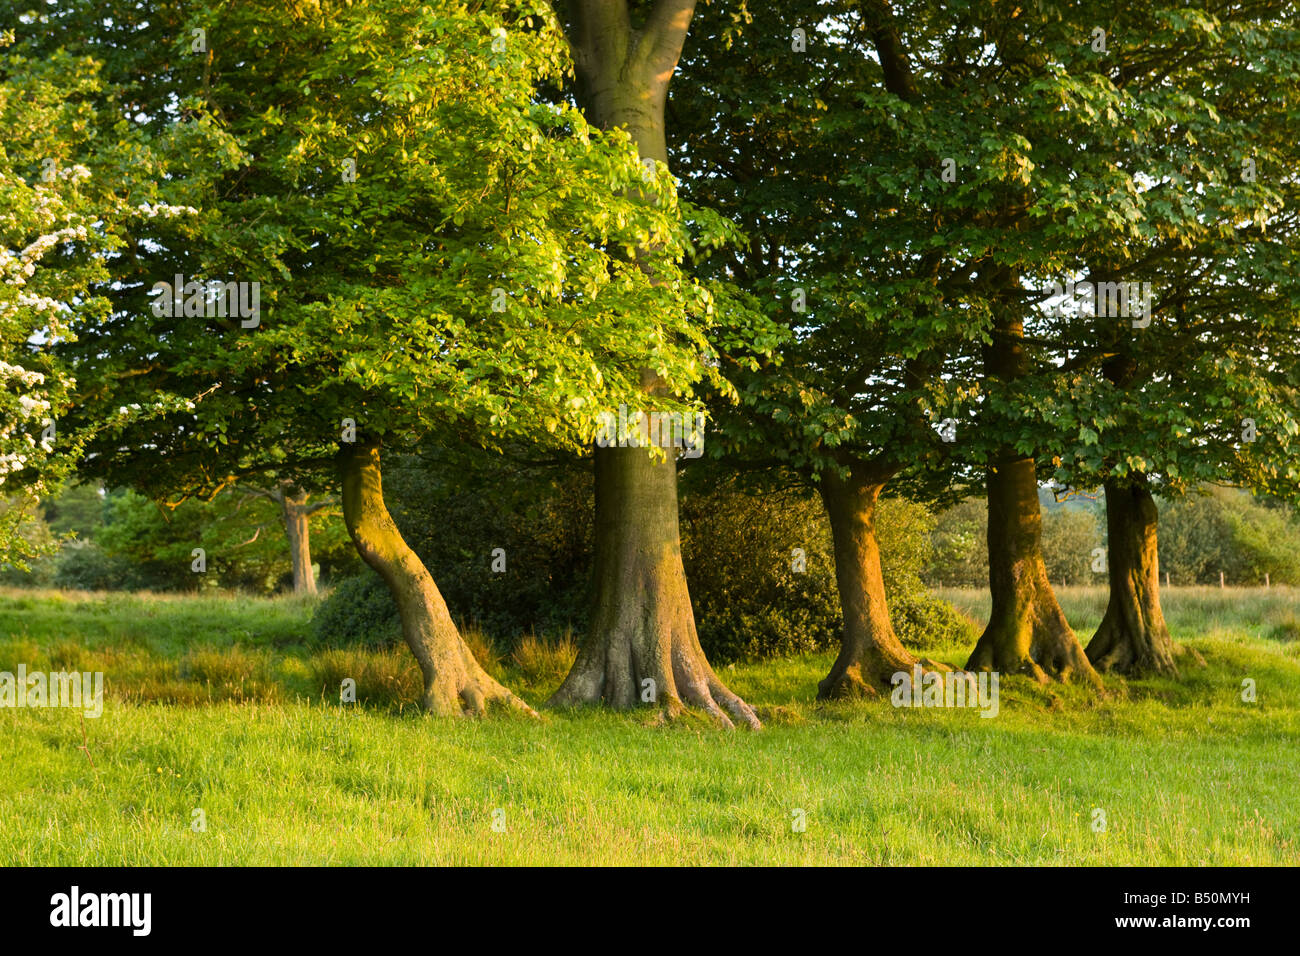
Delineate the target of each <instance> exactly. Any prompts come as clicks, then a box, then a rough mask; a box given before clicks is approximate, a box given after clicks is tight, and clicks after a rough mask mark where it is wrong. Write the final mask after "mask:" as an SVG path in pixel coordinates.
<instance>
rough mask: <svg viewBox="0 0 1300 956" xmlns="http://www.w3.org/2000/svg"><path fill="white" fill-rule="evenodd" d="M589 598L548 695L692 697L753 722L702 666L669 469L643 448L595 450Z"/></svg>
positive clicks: (620, 704) (668, 704) (620, 699)
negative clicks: (570, 653) (570, 656)
mask: <svg viewBox="0 0 1300 956" xmlns="http://www.w3.org/2000/svg"><path fill="white" fill-rule="evenodd" d="M594 573H595V575H596V580H595V605H594V607H593V610H592V617H591V626H590V628H589V630H588V634H587V637H586V639H585V640H584V641H583V644H582V648H581V650H580V651H579V652H578V659H577V660H576V661H575V662H574V665H573V669H572V670H571V671H570V672H569V675H568V677H566V678H565V680H564V683H563V684H562V685H561V686H560V689H559V690H558V691H556V693H555V695H554V697H552V699H551V703H553V704H556V705H572V704H581V703H589V702H604V703H605V704H607V705H609V706H611V707H616V708H628V707H634V706H637V705H642V704H652V705H656V706H658V707H661V708H662V709H663V710H664V712H665V713H666V714H667V715H668V716H675V715H676V714H678V713H680V711H681V709H682V707H683V705H692V706H695V707H700V708H702V709H703V710H705V711H706V712H707V713H708V714H710V715H711V716H712V717H713V718H715V719H716V720H717V721H718V722H720V723H722V724H724V725H727V726H734V723H735V722H739V723H742V724H745V725H746V726H748V727H750V728H753V729H758V727H759V726H760V724H759V720H758V717H757V716H756V715H755V714H754V711H753V709H752V708H751V707H750V706H749V705H748V704H746V703H745V702H744V701H743V700H741V699H740V698H739V697H737V696H736V695H735V694H733V693H732V692H731V691H730V690H728V689H727V687H726V686H725V685H724V684H723V683H722V681H720V680H719V679H718V676H717V675H716V674H715V673H714V672H713V668H712V667H711V666H709V662H708V660H707V659H706V658H705V656H704V650H703V649H702V648H701V647H700V641H699V637H698V636H697V634H696V631H695V614H694V612H693V611H692V609H691V598H690V593H689V591H688V590H687V586H686V572H685V570H684V569H683V567H682V552H681V543H680V537H679V534H678V523H677V471H676V466H675V465H674V463H673V460H672V456H671V451H670V453H669V457H668V460H666V461H663V462H654V461H651V459H650V458H649V456H648V455H647V453H646V451H645V450H644V449H640V448H609V449H601V450H600V452H598V453H597V455H596V553H595V572H594Z"/></svg>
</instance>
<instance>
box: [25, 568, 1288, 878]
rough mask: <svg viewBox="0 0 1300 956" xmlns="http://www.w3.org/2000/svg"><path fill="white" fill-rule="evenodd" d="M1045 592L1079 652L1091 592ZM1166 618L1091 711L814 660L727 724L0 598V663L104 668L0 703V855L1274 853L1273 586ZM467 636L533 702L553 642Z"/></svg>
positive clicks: (240, 625) (767, 677)
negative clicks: (1171, 676)
mask: <svg viewBox="0 0 1300 956" xmlns="http://www.w3.org/2000/svg"><path fill="white" fill-rule="evenodd" d="M1059 593H1060V596H1061V600H1062V604H1063V606H1064V607H1065V610H1066V613H1067V615H1068V616H1069V618H1070V621H1071V623H1072V624H1073V625H1074V626H1075V627H1076V629H1077V630H1078V631H1079V633H1080V636H1081V638H1083V639H1084V640H1085V641H1086V640H1087V638H1088V637H1089V636H1090V635H1091V631H1092V629H1093V628H1094V627H1095V626H1096V624H1097V622H1098V621H1099V620H1100V618H1101V613H1102V611H1103V609H1104V602H1105V590H1104V589H1102V588H1087V589H1085V588H1078V589H1062V590H1061V591H1060V592H1059ZM943 596H944V597H946V598H948V599H949V600H952V601H953V602H954V603H955V604H956V605H957V606H958V608H959V609H960V610H962V611H963V613H966V614H967V615H968V616H970V617H971V618H972V619H973V620H974V621H975V622H976V623H980V622H981V621H982V615H985V614H987V610H988V598H987V595H984V594H981V593H977V592H964V591H950V592H943ZM1164 604H1165V609H1166V614H1167V616H1168V619H1169V623H1170V626H1171V629H1172V630H1173V633H1174V637H1175V639H1176V640H1178V641H1179V642H1181V643H1184V644H1185V645H1186V646H1188V647H1190V648H1192V649H1194V650H1195V651H1196V652H1197V653H1198V654H1199V655H1200V656H1201V657H1202V658H1203V659H1204V661H1205V666H1200V665H1199V664H1197V663H1195V662H1194V661H1193V660H1192V655H1184V656H1183V657H1182V658H1180V660H1181V661H1182V665H1181V666H1182V667H1183V674H1182V677H1181V678H1180V679H1179V680H1166V679H1160V680H1141V681H1124V680H1122V679H1118V678H1107V679H1106V685H1107V690H1108V694H1107V696H1106V697H1105V698H1104V699H1101V698H1097V697H1095V696H1093V695H1090V694H1089V693H1087V692H1085V691H1084V690H1082V689H1081V688H1077V687H1072V686H1066V687H1061V686H1049V687H1039V686H1037V685H1034V684H1032V683H1031V682H1029V681H1027V680H1024V679H1008V678H1004V679H1003V680H1002V683H1001V695H1000V697H1001V699H1000V710H999V713H998V715H997V716H996V717H995V718H992V719H986V718H981V717H980V716H979V712H978V711H977V710H974V709H971V710H942V709H930V708H926V709H917V710H910V709H896V708H894V707H893V706H891V704H890V703H889V700H888V698H887V697H882V698H880V699H877V700H872V701H857V702H850V703H835V704H817V703H816V702H815V701H814V695H815V692H816V686H817V681H818V680H819V679H820V678H821V677H822V676H824V674H825V673H826V671H827V670H828V668H829V666H830V663H831V659H832V656H833V655H831V654H830V653H824V654H813V655H808V656H805V657H799V658H793V659H788V660H781V661H774V662H767V663H759V664H736V665H734V666H724V667H721V668H719V670H720V671H721V672H722V674H723V675H724V677H725V679H726V681H727V682H728V683H729V684H730V686H731V687H732V688H733V689H735V690H736V691H737V692H739V693H740V694H742V695H743V696H744V697H745V698H746V699H747V700H749V701H750V702H751V703H752V704H754V705H755V706H756V707H757V708H758V709H759V713H760V716H761V717H762V718H763V719H764V723H765V725H766V726H765V729H764V730H763V731H762V732H761V733H750V732H746V731H736V732H729V731H724V730H721V729H718V728H716V727H714V726H713V725H711V724H709V723H707V722H706V721H704V720H703V719H697V718H687V719H683V720H680V721H676V722H673V723H670V724H666V725H664V724H661V723H660V721H659V720H658V719H657V714H656V712H654V711H652V710H649V709H647V710H645V711H636V712H632V713H622V714H613V713H605V712H600V711H596V710H588V711H581V712H566V713H556V712H548V713H546V715H545V717H544V719H543V720H542V721H540V722H535V721H529V720H526V719H522V718H517V717H510V716H495V717H492V718H489V719H487V720H481V721H475V720H455V719H435V718H430V717H427V716H424V715H422V714H420V713H419V712H418V708H417V707H416V706H415V700H416V699H417V691H418V683H419V682H418V670H417V669H416V667H415V665H414V662H413V661H412V660H411V658H410V657H409V655H408V654H407V653H406V652H405V651H404V650H403V651H401V652H393V653H381V652H367V651H359V650H347V651H340V650H335V651H326V650H320V649H317V648H313V647H312V646H311V644H310V640H309V636H308V635H309V626H308V621H309V619H310V615H311V611H312V608H313V606H314V605H313V602H311V601H304V600H299V599H292V598H282V599H258V598H250V597H247V596H242V595H229V596H212V597H182V596H158V595H146V594H140V595H132V594H100V593H68V592H54V591H22V590H7V591H6V590H0V671H15V670H16V669H17V666H18V664H19V663H22V664H25V665H26V667H27V669H28V671H29V672H31V671H50V670H79V671H102V672H103V673H104V674H105V705H104V713H103V715H102V716H101V717H99V718H98V719H83V717H82V716H81V715H80V713H79V712H76V711H72V710H60V709H48V708H47V709H7V708H6V709H0V864H2V865H7V866H13V865H94V864H103V865H171V864H177V865H195V864H199V865H204V864H210V865H232V864H236V865H237V864H253V865H257V864H502V865H513V864H568V863H578V864H595V865H604V864H637V865H640V864H663V865H680V864H687V863H692V864H855V865H860V864H902V865H915V864H940V865H944V864H975V865H979V864H1048V865H1051V864H1071V865H1073V864H1083V865H1148V864H1151V865H1184V864H1188V865H1201V864H1215V865H1247V864H1249V865H1270V864H1295V863H1297V862H1300V787H1298V786H1297V772H1298V769H1297V765H1298V764H1300V746H1298V743H1300V591H1296V590H1288V589H1284V588H1274V589H1272V590H1269V591H1265V590H1262V589H1261V590H1250V589H1228V590H1224V591H1221V590H1220V589H1218V588H1172V589H1169V590H1167V591H1166V592H1165V596H1164ZM469 637H470V639H471V643H472V644H473V645H475V646H476V651H477V653H478V654H479V655H480V657H481V658H482V659H484V660H485V662H486V663H487V664H488V666H489V668H490V670H491V671H492V672H493V673H494V674H495V675H497V676H498V677H499V678H500V679H502V680H503V681H504V682H505V683H506V684H507V685H508V686H510V687H511V688H512V689H514V690H516V691H517V692H520V693H522V695H523V696H524V697H525V698H526V699H528V700H529V701H530V702H532V703H533V704H534V705H540V704H541V703H542V702H543V701H545V699H546V697H547V696H548V695H549V693H550V692H551V691H552V690H554V688H555V687H556V686H558V684H559V682H560V680H561V678H562V677H563V675H564V673H565V671H566V670H567V667H568V664H569V662H570V660H571V658H572V655H573V653H574V647H573V645H572V643H571V642H569V643H565V642H558V643H544V642H541V641H536V640H529V641H525V642H524V643H523V645H521V646H520V647H519V648H518V649H517V650H516V651H515V652H514V653H513V654H511V655H509V656H506V657H502V656H500V655H499V654H497V653H496V652H495V651H494V650H493V649H492V647H491V644H490V642H489V641H487V640H486V639H485V638H483V637H482V636H481V635H477V634H470V635H469ZM968 652H969V648H967V647H952V648H946V649H942V650H940V651H938V652H936V651H932V650H927V651H926V654H927V655H928V656H932V657H937V658H939V659H942V660H945V661H948V662H950V663H953V664H961V663H962V662H963V661H964V658H965V656H966V654H967V653H968ZM346 677H351V678H353V679H355V680H356V682H357V686H358V697H359V703H358V704H355V705H348V706H342V705H340V704H339V702H338V700H339V686H340V683H341V681H342V680H343V679H344V678H346ZM1247 678H1249V679H1251V680H1253V681H1254V682H1255V686H1256V692H1257V700H1256V701H1254V702H1253V703H1249V702H1245V701H1243V700H1242V682H1243V680H1245V679H1247ZM197 811H202V812H201V814H199V813H197ZM1099 814H1100V815H1099ZM1103 817H1104V822H1105V826H1104V828H1100V821H1101V820H1102V818H1103ZM801 825H802V828H801Z"/></svg>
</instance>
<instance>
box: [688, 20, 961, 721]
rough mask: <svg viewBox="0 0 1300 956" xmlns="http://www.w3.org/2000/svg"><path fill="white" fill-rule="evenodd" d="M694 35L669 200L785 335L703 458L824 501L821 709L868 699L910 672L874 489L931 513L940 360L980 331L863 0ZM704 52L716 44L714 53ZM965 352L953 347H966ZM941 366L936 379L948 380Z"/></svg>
mask: <svg viewBox="0 0 1300 956" xmlns="http://www.w3.org/2000/svg"><path fill="white" fill-rule="evenodd" d="M701 28H702V29H703V31H704V32H705V35H707V36H709V37H710V38H711V40H710V43H709V44H708V45H707V47H706V48H705V49H704V50H703V52H701V53H699V54H698V55H695V56H692V57H690V58H688V60H687V62H686V63H685V65H684V67H683V72H684V78H685V79H686V80H687V82H686V84H684V86H683V90H684V94H683V95H680V96H678V97H677V98H676V99H675V100H674V112H675V113H676V115H677V116H678V123H677V125H676V127H675V130H676V132H677V134H678V135H679V136H680V138H681V141H682V145H681V150H680V152H681V155H682V169H683V174H684V176H685V178H686V186H685V189H686V190H687V191H688V195H690V196H691V197H692V198H693V199H695V200H696V201H698V202H700V203H702V204H705V205H710V206H714V207H716V208H719V209H725V210H726V211H727V212H728V213H729V214H731V215H733V216H734V218H735V219H736V220H737V222H738V223H739V224H740V225H741V226H742V228H744V230H745V232H746V238H747V244H746V245H745V246H744V247H737V248H729V249H728V250H726V252H725V253H724V254H720V255H717V256H715V257H713V259H712V260H710V263H709V264H710V265H711V267H712V269H713V271H714V274H716V275H718V276H719V277H725V278H728V279H732V280H734V281H735V282H737V283H738V284H740V285H741V286H742V287H743V288H744V289H745V290H746V291H748V292H749V293H750V294H752V295H753V296H754V297H755V299H756V300H758V301H759V302H760V303H761V304H762V307H763V308H764V309H765V310H766V311H767V313H768V315H769V316H770V317H771V318H772V320H773V321H775V322H778V323H779V324H780V325H781V326H782V327H784V329H785V330H786V335H785V336H784V338H783V340H782V344H781V347H780V350H779V354H778V355H777V356H776V357H774V358H773V359H772V360H771V361H766V362H764V363H763V366H762V367H761V368H760V369H759V370H757V371H756V372H755V373H752V374H745V373H744V372H743V370H742V371H739V372H738V373H737V375H735V376H733V377H734V379H735V381H736V382H737V385H738V387H739V388H740V390H741V394H742V397H743V400H744V401H743V406H742V407H741V408H739V409H736V410H734V411H733V410H731V409H727V408H719V409H718V415H719V418H720V421H721V425H722V429H721V435H720V437H719V439H718V440H716V441H715V442H714V444H713V446H712V447H713V449H714V450H715V451H717V452H719V453H721V454H722V455H724V456H725V458H726V459H727V460H728V461H730V462H731V463H733V464H735V465H737V466H739V467H744V468H755V469H777V470H779V471H781V472H783V473H785V474H790V475H793V476H794V477H795V478H796V479H797V480H799V481H802V482H804V483H805V484H806V485H807V486H808V487H809V488H810V489H812V490H814V491H815V492H816V493H817V494H818V495H819V497H820V499H821V501H822V505H823V508H824V509H825V511H826V513H827V515H828V517H829V522H830V527H831V531H832V537H833V541H834V555H835V575H836V580H837V586H838V592H839V600H840V604H841V606H842V614H843V621H844V627H843V637H842V642H841V648H840V654H839V655H838V657H837V659H836V661H835V663H834V665H833V667H832V669H831V672H830V674H828V675H827V677H826V678H825V679H824V680H823V681H822V682H821V684H820V686H819V689H818V694H819V696H820V697H823V698H826V697H838V696H844V695H853V694H874V693H876V692H877V691H878V690H880V689H883V688H888V687H889V686H891V678H892V676H893V674H894V673H896V672H898V671H900V670H902V671H908V672H910V671H911V669H912V668H913V667H914V666H917V665H918V663H924V665H925V666H926V667H929V668H932V669H947V668H946V667H945V666H944V665H942V664H939V663H937V662H934V661H924V662H919V661H918V659H917V658H916V656H915V655H913V654H912V653H911V652H910V651H909V650H907V649H906V648H905V647H904V646H903V644H902V642H901V641H900V640H899V638H898V634H897V633H896V629H895V627H894V624H893V621H892V619H891V615H890V612H889V602H888V595H887V594H886V588H885V575H884V573H883V570H882V555H881V549H880V544H879V540H878V538H879V535H878V531H877V512H878V507H879V502H880V500H881V496H882V494H883V493H884V491H885V489H886V487H887V486H892V487H893V488H895V489H897V490H896V491H895V493H906V494H910V495H911V496H913V497H916V498H936V499H937V498H941V497H942V496H943V495H944V493H945V485H946V483H947V477H948V469H947V467H946V466H945V460H946V459H947V458H948V457H949V456H948V455H946V454H945V448H946V443H945V441H944V439H943V436H941V435H940V434H939V433H937V432H936V431H935V430H934V429H933V428H932V427H931V425H932V423H938V421H939V420H940V419H941V418H942V417H943V416H942V415H938V414H936V412H938V411H939V410H940V409H942V408H945V407H947V406H948V405H950V404H951V403H952V401H953V396H952V395H951V394H948V393H947V392H948V383H949V382H950V381H952V378H951V375H950V374H949V375H947V376H946V375H945V368H944V364H945V361H946V357H947V355H948V354H949V353H950V352H951V353H954V354H961V352H962V350H963V346H962V345H961V344H960V343H961V342H962V340H963V339H967V338H973V337H975V336H977V335H978V334H979V329H980V326H979V323H978V321H976V322H971V321H970V315H969V312H968V310H967V309H966V306H965V305H964V303H963V301H962V300H963V295H962V294H961V292H960V291H958V289H957V288H956V287H950V285H949V284H950V282H951V281H952V278H953V277H954V275H957V274H959V272H960V269H961V268H962V266H961V264H960V263H958V262H955V261H954V260H952V259H946V258H945V257H944V256H943V254H942V252H941V247H940V246H939V244H938V242H937V241H936V240H937V239H938V237H937V236H936V231H935V214H934V211H933V206H934V205H935V204H936V203H937V202H938V201H939V200H940V198H941V186H940V184H938V182H937V181H935V182H929V183H927V180H926V179H925V177H924V176H921V175H917V170H919V169H921V168H924V167H926V166H928V165H931V164H937V157H935V155H934V154H933V150H932V144H931V142H930V141H929V140H928V136H929V134H930V132H931V131H930V130H920V129H918V130H916V131H915V133H913V131H911V130H909V129H906V128H905V127H906V124H907V123H908V117H911V116H912V115H913V112H914V111H915V110H916V109H917V107H916V106H915V103H916V101H917V97H918V95H919V93H918V88H917V81H916V77H915V76H914V75H913V71H912V66H911V64H910V62H909V60H908V58H907V56H906V55H905V52H904V51H903V50H902V48H901V46H900V38H899V33H898V29H897V26H896V25H895V23H894V21H893V17H892V14H891V12H890V11H889V10H888V8H887V7H885V6H883V5H880V4H868V5H866V6H865V7H863V6H862V5H858V4H851V3H843V2H824V0H820V2H812V0H810V2H792V3H782V4H777V5H769V6H768V7H767V8H766V9H765V11H764V14H763V16H762V19H761V20H760V21H758V22H754V18H753V17H751V16H750V14H749V10H748V7H747V5H746V4H744V3H742V2H735V3H722V4H716V5H711V6H710V7H709V9H708V11H707V12H706V14H705V16H704V20H703V22H702V24H701ZM714 38H716V39H714ZM965 348H969V345H966V346H965ZM951 371H952V370H951V369H949V370H947V372H948V373H951Z"/></svg>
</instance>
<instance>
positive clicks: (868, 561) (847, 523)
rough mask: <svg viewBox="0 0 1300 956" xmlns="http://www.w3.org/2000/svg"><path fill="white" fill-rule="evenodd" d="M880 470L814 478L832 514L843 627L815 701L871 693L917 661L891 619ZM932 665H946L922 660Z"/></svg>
mask: <svg viewBox="0 0 1300 956" xmlns="http://www.w3.org/2000/svg"><path fill="white" fill-rule="evenodd" d="M885 478H886V476H884V475H878V476H874V477H870V478H863V477H860V476H859V475H850V477H849V478H847V479H846V478H841V477H840V476H839V475H837V474H834V473H831V472H827V473H826V474H824V475H823V476H822V478H821V480H820V481H819V483H818V491H820V492H821V497H822V503H823V504H825V506H826V514H827V516H828V517H829V518H830V524H831V536H832V539H833V541H834V549H835V581H836V584H837V585H838V587H839V595H840V607H841V609H842V613H843V615H844V630H843V633H842V636H841V638H840V652H839V655H838V656H837V657H836V658H835V663H834V665H833V666H832V667H831V672H830V674H829V675H827V676H826V678H825V679H824V680H822V682H821V683H820V684H818V685H817V698H818V700H828V699H831V698H837V697H861V696H867V697H874V696H875V695H876V692H877V691H878V690H880V689H885V688H888V687H890V686H891V678H892V677H893V675H894V674H896V673H898V672H899V671H902V672H905V673H907V674H908V675H909V677H910V675H911V673H912V668H913V666H915V665H916V664H917V663H918V661H917V659H916V658H915V657H913V656H912V654H911V653H909V652H908V651H907V649H906V648H904V647H903V645H902V642H901V641H899V639H898V635H897V634H895V633H894V625H893V624H892V622H891V621H890V619H889V606H888V604H887V602H886V599H885V577H884V574H883V572H882V571H881V566H880V545H879V542H878V541H877V539H876V504H877V502H878V501H879V499H880V492H881V489H883V488H884V486H885ZM924 664H925V666H926V667H927V668H928V669H930V670H948V669H949V668H947V667H946V666H944V665H941V664H936V663H935V662H933V661H929V660H927V661H925V662H924Z"/></svg>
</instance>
